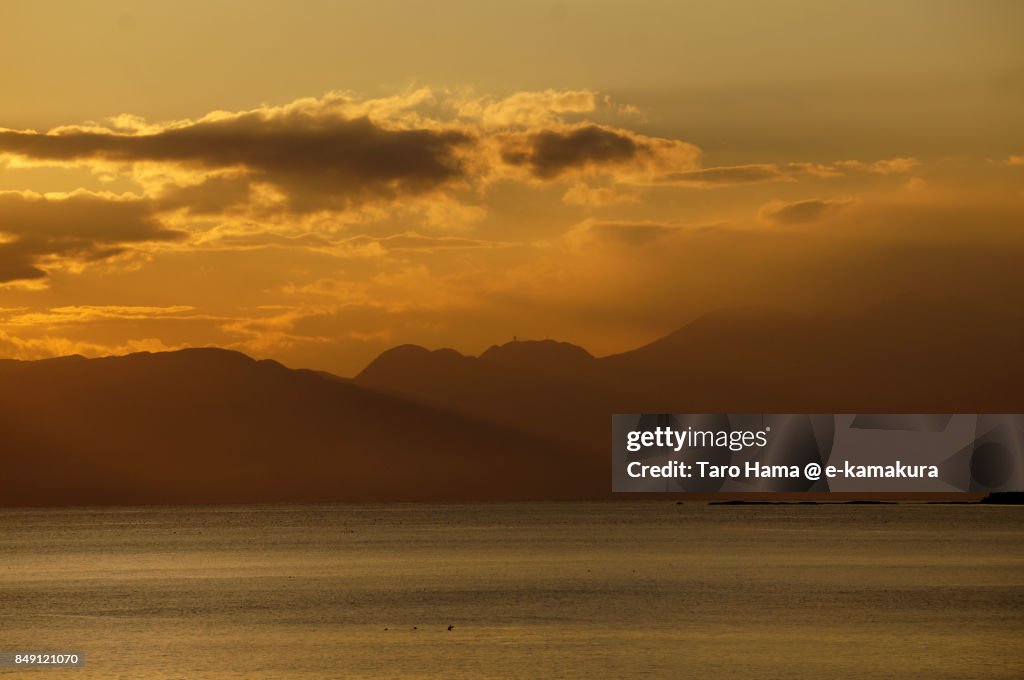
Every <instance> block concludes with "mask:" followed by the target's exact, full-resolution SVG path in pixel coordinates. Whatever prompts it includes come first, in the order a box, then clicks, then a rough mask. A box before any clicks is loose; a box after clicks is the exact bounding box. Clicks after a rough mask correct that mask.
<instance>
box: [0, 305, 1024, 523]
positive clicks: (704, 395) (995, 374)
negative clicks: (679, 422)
mask: <svg viewBox="0 0 1024 680" xmlns="http://www.w3.org/2000/svg"><path fill="white" fill-rule="evenodd" d="M1021 347H1024V319H1022V317H1021V316H1020V314H1019V313H1018V312H1016V311H1014V310H1011V311H1009V312H1000V311H997V310H990V309H986V308H984V307H983V306H981V305H975V304H971V303H970V302H966V303H965V302H962V301H950V300H943V299H934V298H929V297H927V296H903V297H900V298H894V299H892V300H889V301H885V302H883V303H881V304H878V305H875V306H872V307H867V308H864V309H859V310H838V311H836V312H834V313H828V314H825V313H817V314H815V315H800V314H796V313H792V312H787V311H785V310H782V309H773V308H764V307H750V308H742V309H728V310H719V311H715V312H712V313H710V314H706V315H704V316H702V317H700V318H697V319H695V320H693V321H691V322H690V323H688V324H686V325H684V326H682V327H681V328H679V329H678V330H676V331H674V332H672V333H670V334H668V335H666V336H664V337H662V338H659V339H657V340H655V341H653V342H651V343H649V344H647V345H644V346H642V347H638V348H636V349H633V350H630V351H627V352H623V353H620V354H615V355H611V356H606V357H600V358H597V357H594V356H592V355H591V354H589V353H588V352H587V351H586V350H585V349H583V348H581V347H578V346H575V345H571V344H568V343H563V342H556V341H553V340H541V341H514V342H511V343H506V344H503V345H496V346H493V347H491V348H489V349H488V350H487V351H486V352H484V353H483V354H481V355H480V356H479V357H474V356H467V355H464V354H461V353H459V352H457V351H455V350H453V349H439V350H433V351H431V350H428V349H425V348H422V347H418V346H415V345H402V346H399V347H395V348H393V349H391V350H388V351H386V352H384V353H382V354H381V355H380V356H379V357H377V358H376V359H375V360H374V361H372V362H371V363H370V364H369V365H368V366H367V367H366V368H365V369H364V370H363V371H362V372H360V373H359V374H358V375H357V376H355V377H354V378H351V379H349V378H341V377H338V376H334V375H331V374H329V373H324V372H316V371H308V370H293V369H289V368H286V367H284V366H282V365H281V364H279V363H277V362H274V361H270V360H264V361H255V360H253V359H251V358H249V357H247V356H245V355H243V354H240V353H238V352H232V351H227V350H220V349H190V350H183V351H178V352H166V353H156V354H150V353H139V354H131V355H128V356H122V357H107V358H101V359H86V358H83V357H78V356H72V357H60V358H56V359H47V360H40V361H15V360H0V428H2V430H0V431H2V432H3V433H4V442H3V449H2V451H3V453H2V457H3V462H4V469H5V474H4V475H3V476H0V499H2V500H0V503H2V504H4V505H47V504H50V505H66V504H130V503H154V502H167V503H193V502H264V501H266V502H270V501H321V500H322V501H349V500H358V501H361V500H365V501H378V500H379V501H390V500H478V499H479V500H482V499H533V498H583V497H586V498H597V497H607V496H608V495H610V491H609V487H610V479H609V477H610V470H609V456H610V416H611V415H612V414H613V413H666V412H684V413H686V412H689V413H716V412H778V413H793V412H795V413H809V412H826V413H832V412H840V413H884V412H895V413H927V412H937V413H942V412H967V413H1014V412H1021V411H1024V391H1022V390H1021V389H1020V386H1021V385H1022V384H1024V355H1022V353H1021V352H1020V348H1021Z"/></svg>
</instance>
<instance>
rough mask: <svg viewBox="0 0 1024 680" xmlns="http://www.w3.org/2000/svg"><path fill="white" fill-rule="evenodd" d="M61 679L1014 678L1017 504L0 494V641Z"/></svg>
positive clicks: (1023, 653) (1021, 569)
mask: <svg viewBox="0 0 1024 680" xmlns="http://www.w3.org/2000/svg"><path fill="white" fill-rule="evenodd" d="M17 651H20V652H25V653H29V652H39V653H57V652H65V653H72V652H73V653H78V654H80V655H81V663H82V665H81V666H79V667H73V668H58V667H34V668H27V667H24V666H21V667H10V666H8V667H6V668H0V677H17V678H22V677H24V678H30V679H33V680H34V679H36V678H39V679H44V678H45V679H48V680H49V679H56V678H77V679H80V680H85V679H92V678H103V679H104V680H107V679H111V678H126V679H127V678H130V679H133V680H136V679H147V678H187V679H189V680H192V679H196V678H213V679H222V678H245V679H262V678H297V679H306V678H389V679H394V678H713V679H716V680H721V679H724V678H868V677H870V678H922V679H928V680H935V679H937V678H957V679H964V678H985V679H992V678H1017V679H1019V678H1024V507H1019V506H1018V507H1012V506H1009V507H996V506H984V505H934V504H908V503H903V504H897V505H773V506H753V505H751V506H748V505H740V506H729V505H708V504H706V503H704V502H686V503H684V504H676V502H674V501H673V500H664V501H662V500H658V501H648V500H645V501H607V502H593V503H581V502H562V503H503V504H497V503H491V504H359V505H355V504H331V505H265V506H221V507H213V506H188V507H135V508H61V509H10V510H0V652H17Z"/></svg>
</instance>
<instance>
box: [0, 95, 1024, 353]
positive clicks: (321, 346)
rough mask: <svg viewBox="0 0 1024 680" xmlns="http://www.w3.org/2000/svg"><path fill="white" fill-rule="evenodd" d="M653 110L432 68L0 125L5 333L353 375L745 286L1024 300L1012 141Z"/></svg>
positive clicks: (842, 294)
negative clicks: (785, 145) (211, 352)
mask: <svg viewBox="0 0 1024 680" xmlns="http://www.w3.org/2000/svg"><path fill="white" fill-rule="evenodd" d="M642 120H643V119H642V117H641V116H639V115H638V112H637V111H636V110H635V109H634V108H633V107H631V106H629V105H628V104H620V103H619V102H616V101H613V100H612V99H610V98H608V97H606V96H603V95H600V94H598V93H594V92H590V91H586V90H570V91H556V90H546V91H542V92H518V93H514V94H512V95H509V96H505V97H489V96H481V95H476V94H472V93H466V92H458V93H457V92H451V91H447V90H432V89H428V88H421V89H417V90H410V91H406V92H403V93H400V94H397V95H394V96H391V97H384V98H377V99H365V98H359V97H356V96H354V95H349V94H342V93H329V94H327V95H324V96H322V97H316V98H304V99H299V100H296V101H294V102H290V103H287V104H283V105H279V106H271V105H265V106H261V107H258V108H255V109H251V110H245V111H237V112H225V111H214V112H210V113H207V114H205V115H203V116H200V117H197V118H195V119H185V120H175V121H168V122H161V123H151V122H147V121H145V120H142V119H140V118H137V117H134V116H130V115H122V116H118V117H115V118H113V119H110V120H108V121H105V122H101V123H87V124H77V125H65V126H62V127H58V128H54V129H51V130H47V131H33V130H13V129H0V173H4V175H5V176H6V177H5V178H4V179H5V186H10V185H12V183H16V182H18V181H19V180H22V183H21V184H19V185H17V188H16V189H11V190H7V191H2V192H0V324H3V330H2V331H0V353H3V354H6V355H10V356H19V357H38V356H47V355H51V354H54V353H64V352H68V351H80V352H83V353H87V354H90V353H91V354H97V353H104V352H117V351H128V350H131V349H133V348H147V349H153V348H157V349H159V348H173V347H178V346H186V345H205V344H217V345H223V346H229V347H236V348H239V349H243V350H246V351H249V352H252V353H256V354H259V355H263V356H275V357H280V358H285V359H286V360H289V361H291V362H292V363H296V364H303V365H312V366H316V367H323V368H329V369H334V370H338V371H340V372H351V371H352V370H354V369H357V368H358V367H359V366H360V365H361V364H362V363H363V362H365V361H366V360H367V359H368V358H370V357H372V355H373V354H375V353H376V352H378V351H380V350H381V349H383V348H385V347H386V346H387V345H388V344H391V343H397V342H406V341H414V342H422V343H424V344H432V345H456V346H458V347H460V348H463V349H468V350H470V351H473V350H479V349H480V348H482V347H486V345H487V344H490V343H491V342H494V341H498V340H501V339H502V338H504V337H508V336H511V335H513V334H516V335H519V336H521V337H522V336H530V335H533V336H556V337H559V338H563V339H568V340H572V341H576V342H580V343H581V344H584V345H587V346H588V347H589V348H591V349H593V350H594V351H596V352H598V353H600V352H607V351H612V350H614V349H625V348H627V347H628V346H629V345H630V344H636V343H637V342H639V341H640V340H642V339H647V338H650V337H651V336H652V335H654V334H657V333H660V332H666V331H668V330H671V329H672V328H673V327H674V326H676V325H678V324H679V323H680V322H682V321H684V320H685V319H687V318H689V317H692V316H694V315H696V314H699V313H701V312H702V311H707V310H709V309H714V308H717V307H721V306H729V305H736V304H750V303H755V304H762V303H773V302H774V303H779V302H782V303H785V304H791V305H796V306H801V307H804V308H807V309H822V308H828V307H830V306H831V307H836V306H838V307H840V308H845V307H847V306H849V305H856V304H860V303H866V302H869V301H871V300H873V299H877V298H878V297H879V296H882V295H884V294H887V293H889V292H892V291H893V290H894V289H896V290H900V289H906V290H911V289H913V290H928V291H933V292H935V291H938V292H939V293H940V294H945V293H949V294H954V293H956V292H957V291H959V294H962V295H967V296H968V297H982V298H985V297H986V296H988V297H990V298H991V300H992V302H994V303H996V304H1000V305H1007V304H1015V303H1018V302H1020V300H1019V299H1018V298H1019V296H1017V295H1015V294H1013V292H1012V291H1013V290H1024V286H1018V287H1014V284H1016V283H1020V281H1019V276H1020V275H1018V274H1015V273H1014V272H1015V269H1014V268H1013V267H1011V266H1009V264H1008V263H1009V262H1010V260H1009V259H1008V258H1010V256H1011V255H1020V254H1021V244H1022V241H1024V236H1022V225H1024V199H1022V195H1021V181H1022V180H1021V174H1020V164H1018V163H1015V162H1014V160H1013V159H1015V158H1018V157H1019V156H1018V155H1014V154H1012V153H1011V151H1013V150H1008V151H1007V154H1006V155H1005V156H1004V157H1003V158H1001V159H986V158H978V159H958V160H956V161H951V160H944V159H923V160H922V159H919V158H912V157H908V156H905V155H896V154H894V155H892V156H891V157H889V158H869V159H836V160H834V161H829V162H822V161H820V160H815V161H808V160H805V159H800V158H792V159H787V160H785V161H778V160H773V161H772V162H764V161H763V160H762V159H759V158H757V157H756V155H755V154H753V153H752V154H748V156H747V157H744V158H741V162H731V163H720V162H708V161H707V159H706V157H708V156H709V154H707V153H704V152H702V150H701V149H699V148H698V147H697V146H696V145H694V144H693V143H691V142H688V141H687V140H685V139H674V138H668V137H664V136H659V135H657V134H655V133H653V132H651V131H650V130H648V129H646V127H645V125H644V124H643V123H642ZM735 157H736V156H735V155H733V156H731V157H730V160H732V159H735ZM1007 159H1009V160H1007ZM68 183H72V185H73V186H74V188H73V189H70V190H69V189H67V188H66V187H67V185H68ZM56 186H59V187H61V188H60V189H57V188H55V187H56ZM897 253H899V254H900V256H899V257H897V256H896V254H897ZM955 253H960V254H961V256H966V259H961V260H960V265H959V268H955V267H953V264H952V262H953V261H954V254H955ZM900 257H902V258H905V259H904V260H902V261H901V260H900ZM951 267H953V270H952V273H951V271H950V268H951ZM951 276H953V278H951ZM1007 286H1009V287H1007ZM103 310H106V311H103ZM132 310H134V311H132ZM166 310H173V311H171V312H166ZM165 312H166V313H165Z"/></svg>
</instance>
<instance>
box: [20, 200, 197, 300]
mask: <svg viewBox="0 0 1024 680" xmlns="http://www.w3.org/2000/svg"><path fill="white" fill-rule="evenodd" d="M0 234H2V235H5V236H6V238H7V239H8V240H6V241H4V242H2V243H0V283H6V282H9V281H16V280H31V279H41V278H44V277H45V276H46V273H47V270H49V269H51V268H59V267H62V266H68V265H75V264H76V263H77V264H79V265H80V264H83V263H90V262H99V261H102V260H107V259H111V258H113V257H116V256H119V255H121V254H122V253H124V252H125V251H126V249H127V248H126V246H128V245H130V244H140V243H143V242H147V241H169V240H174V239H177V238H179V237H180V236H181V233H180V232H177V231H174V230H171V229H167V228H165V227H164V226H163V225H162V224H161V223H160V222H159V221H158V220H157V219H156V217H155V216H154V210H153V205H152V203H151V202H150V201H148V200H146V199H140V198H136V197H125V196H117V195H113V194H95V193H90V192H85V191H76V192H74V193H71V194H68V195H65V196H62V197H50V196H44V195H40V194H33V193H22V192H14V191H8V192H0Z"/></svg>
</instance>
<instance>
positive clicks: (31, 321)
mask: <svg viewBox="0 0 1024 680" xmlns="http://www.w3.org/2000/svg"><path fill="white" fill-rule="evenodd" d="M209 318H211V317H208V316H204V315H200V314H196V313H195V307H193V306H191V305H172V306H168V307H146V306H129V305H69V306H66V307H53V308H50V309H47V310H44V311H39V312H21V313H17V314H12V315H10V316H7V318H4V319H3V323H4V325H5V326H42V327H47V328H52V327H54V326H63V325H69V324H90V323H94V322H97V321H111V320H127V321H140V320H150V319H178V320H194V319H209Z"/></svg>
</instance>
